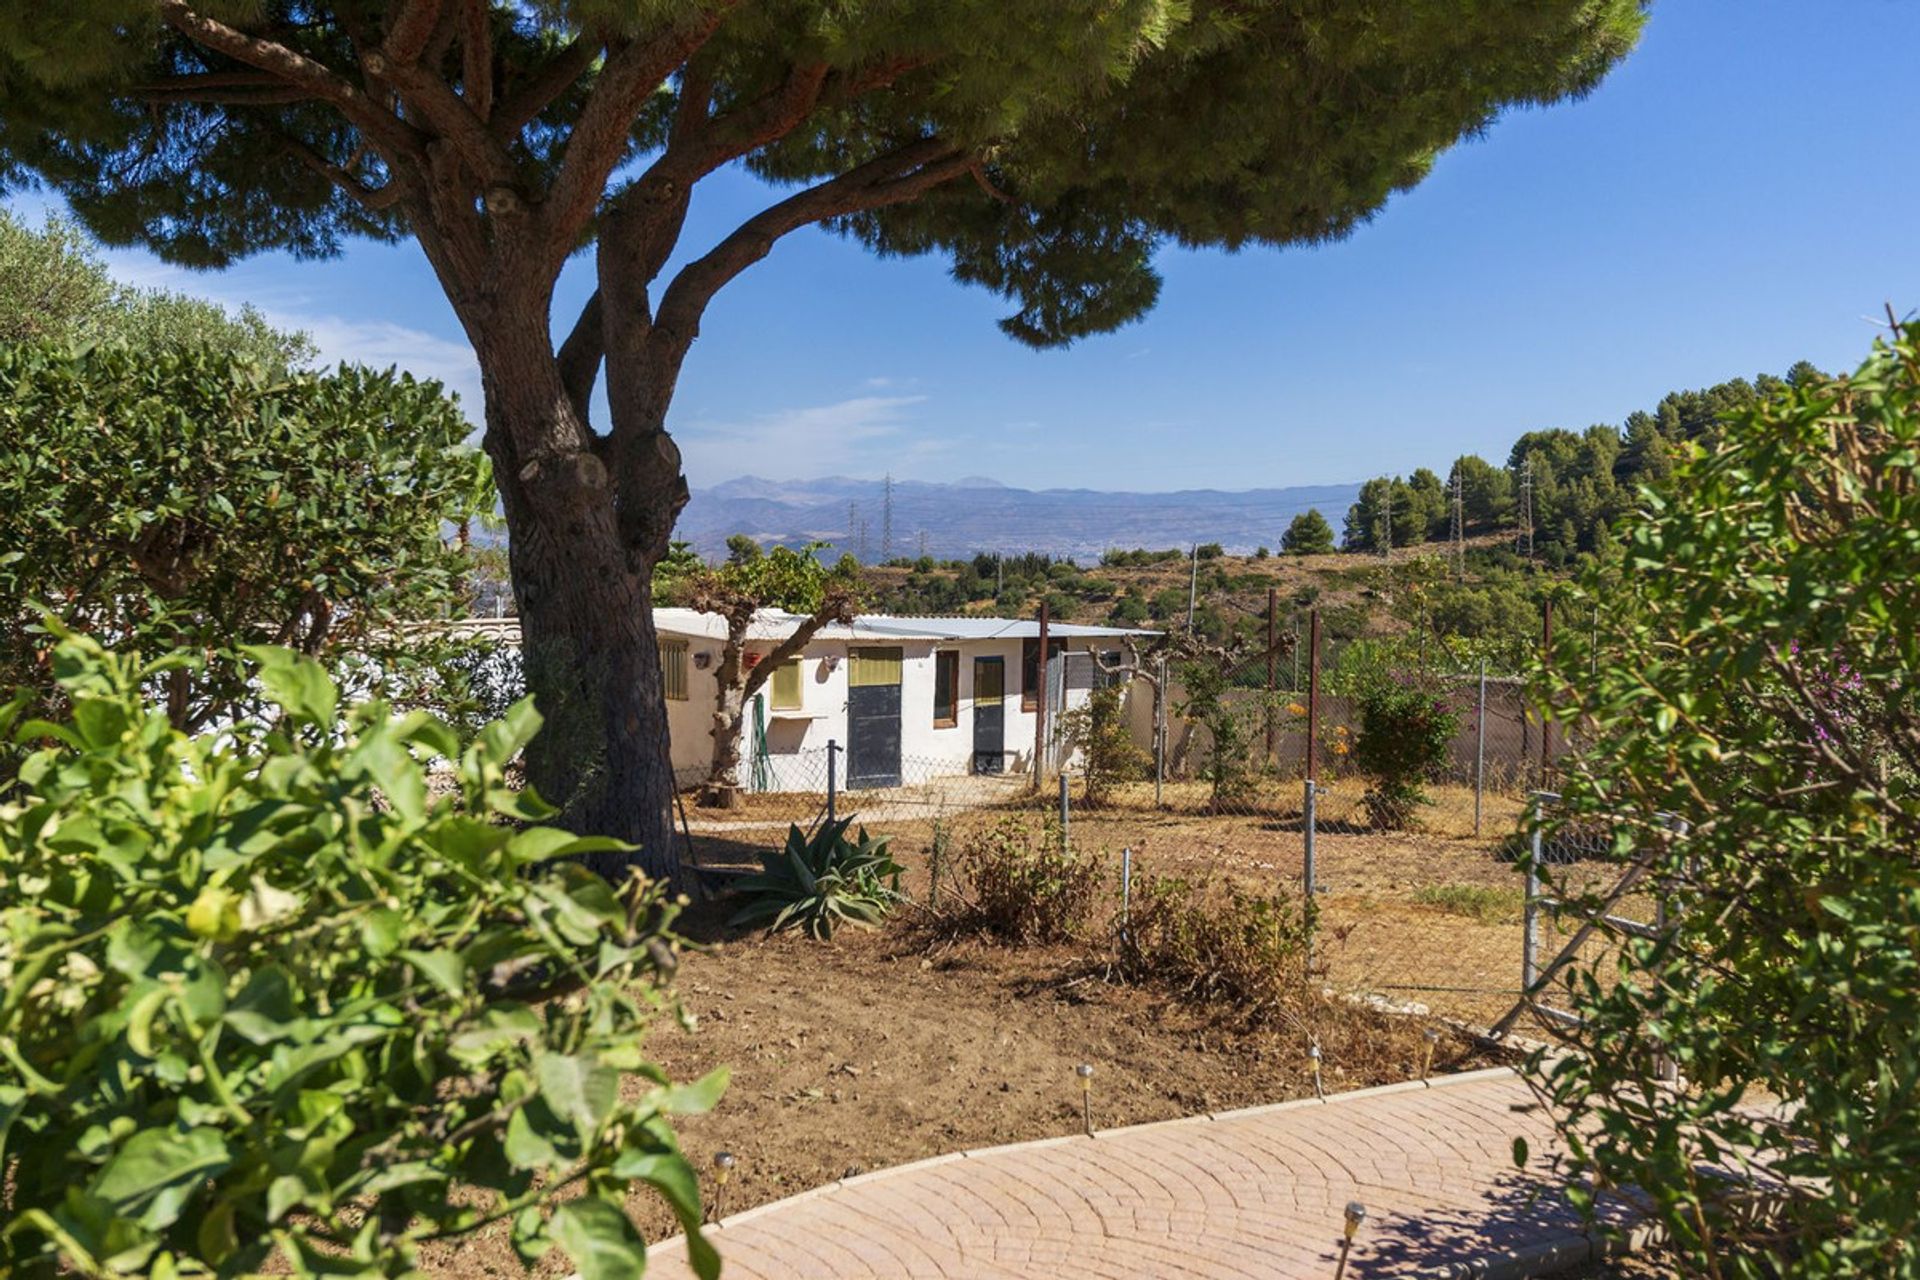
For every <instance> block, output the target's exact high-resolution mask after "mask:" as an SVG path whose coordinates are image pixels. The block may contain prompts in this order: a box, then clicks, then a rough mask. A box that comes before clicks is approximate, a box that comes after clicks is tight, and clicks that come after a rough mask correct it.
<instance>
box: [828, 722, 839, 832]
mask: <svg viewBox="0 0 1920 1280" xmlns="http://www.w3.org/2000/svg"><path fill="white" fill-rule="evenodd" d="M839 754H840V744H839V743H838V742H835V741H834V740H833V739H832V738H828V739H827V821H828V822H832V821H833V801H834V791H835V787H836V783H837V782H838V779H837V778H836V776H835V774H836V772H837V764H836V757H838V755H839Z"/></svg>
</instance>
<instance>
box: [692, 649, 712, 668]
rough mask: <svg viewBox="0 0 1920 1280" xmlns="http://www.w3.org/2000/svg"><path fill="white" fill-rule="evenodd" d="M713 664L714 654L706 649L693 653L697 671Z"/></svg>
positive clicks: (694, 665)
mask: <svg viewBox="0 0 1920 1280" xmlns="http://www.w3.org/2000/svg"><path fill="white" fill-rule="evenodd" d="M712 665H713V655H712V654H710V653H708V652H707V651H706V650H705V649H702V650H701V651H700V652H698V653H696V654H694V655H693V667H694V670H696V671H705V670H706V669H707V668H708V667H710V666H712Z"/></svg>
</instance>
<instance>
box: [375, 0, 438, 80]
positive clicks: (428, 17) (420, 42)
mask: <svg viewBox="0 0 1920 1280" xmlns="http://www.w3.org/2000/svg"><path fill="white" fill-rule="evenodd" d="M440 3H441V0H403V3H402V4H401V5H400V11H399V13H397V14H396V15H395V16H394V19H393V24H392V25H391V26H390V27H388V28H387V38H386V39H385V40H383V41H382V42H381V44H380V51H381V53H382V54H384V55H385V57H386V58H387V60H388V61H389V62H391V63H393V64H394V65H396V66H405V65H409V64H411V63H414V62H417V61H419V60H420V55H421V54H423V53H425V52H426V51H427V45H428V43H429V42H430V41H431V40H432V39H433V32H434V27H435V25H436V24H437V23H438V22H439V20H440Z"/></svg>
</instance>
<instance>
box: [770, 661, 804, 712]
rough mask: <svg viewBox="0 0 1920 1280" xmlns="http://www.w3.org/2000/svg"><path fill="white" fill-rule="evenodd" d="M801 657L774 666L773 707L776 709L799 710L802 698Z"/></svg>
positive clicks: (772, 681) (771, 682)
mask: <svg viewBox="0 0 1920 1280" xmlns="http://www.w3.org/2000/svg"><path fill="white" fill-rule="evenodd" d="M800 676H801V665H800V659H798V658H789V659H788V660H787V661H785V662H783V663H781V664H780V665H779V666H778V667H775V668H774V671H773V679H772V680H771V681H769V683H770V684H771V686H772V694H773V701H772V705H773V709H774V710H775V711H798V710H799V709H800V699H801V693H800V689H801V683H800Z"/></svg>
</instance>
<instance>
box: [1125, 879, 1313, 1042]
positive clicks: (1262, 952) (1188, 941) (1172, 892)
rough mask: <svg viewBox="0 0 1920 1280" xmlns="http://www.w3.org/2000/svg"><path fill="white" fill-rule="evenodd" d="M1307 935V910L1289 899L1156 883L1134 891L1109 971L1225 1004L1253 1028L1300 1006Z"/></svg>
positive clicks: (1309, 922) (1236, 888)
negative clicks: (1233, 1008)
mask: <svg viewBox="0 0 1920 1280" xmlns="http://www.w3.org/2000/svg"><path fill="white" fill-rule="evenodd" d="M1312 932H1313V920H1312V913H1311V910H1310V909H1309V908H1308V907H1306V906H1304V905H1303V904H1302V903H1300V902H1299V901H1298V900H1297V899H1295V898H1291V897H1287V896H1284V895H1278V894H1276V895H1273V896H1270V897H1263V896H1259V895H1256V894H1250V893H1248V892H1247V891H1246V890H1244V889H1241V888H1240V887H1239V886H1238V885H1235V884H1232V883H1228V884H1226V885H1225V886H1223V887H1221V888H1219V889H1215V888H1214V887H1213V886H1212V885H1210V884H1208V883H1206V882H1201V883H1200V884H1197V885H1196V884H1194V883H1193V882H1191V881H1189V880H1185V879H1180V878H1177V877H1165V876H1156V877H1153V878H1151V879H1148V880H1146V881H1144V882H1142V883H1140V884H1138V885H1136V886H1135V888H1134V892H1133V901H1132V906H1131V910H1130V911H1129V914H1128V918H1127V920H1126V921H1125V923H1124V924H1123V925H1122V927H1120V928H1119V929H1118V930H1117V931H1116V935H1115V942H1114V952H1115V968H1116V969H1117V971H1118V972H1119V973H1120V975H1121V976H1122V977H1124V978H1125V979H1126V980H1127V981H1129V982H1138V983H1152V984H1154V985H1156V986H1159V987H1163V988H1165V989H1167V990H1169V991H1171V992H1173V993H1174V994H1175V995H1178V996H1181V997H1183V998H1187V999H1194V1000H1208V1001H1221V1002H1225V1003H1228V1004H1231V1005H1233V1006H1235V1007H1236V1009H1237V1010H1238V1011H1239V1012H1240V1013H1241V1014H1243V1015H1244V1016H1245V1017H1246V1018H1247V1019H1248V1020H1249V1021H1251V1022H1258V1021H1261V1020H1263V1019H1265V1018H1269V1017H1271V1016H1273V1015H1274V1014H1276V1013H1278V1012H1279V1011H1281V1010H1283V1009H1286V1008H1289V1007H1291V1006H1293V1005H1296V1004H1298V1003H1299V1000H1300V994H1301V992H1302V991H1304V990H1305V989H1306V983H1307V976H1308V975H1307V951H1308V947H1307V943H1308V941H1309V939H1310V938H1311V937H1312Z"/></svg>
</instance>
